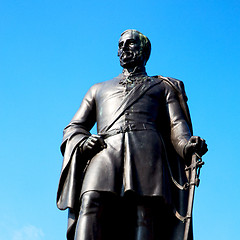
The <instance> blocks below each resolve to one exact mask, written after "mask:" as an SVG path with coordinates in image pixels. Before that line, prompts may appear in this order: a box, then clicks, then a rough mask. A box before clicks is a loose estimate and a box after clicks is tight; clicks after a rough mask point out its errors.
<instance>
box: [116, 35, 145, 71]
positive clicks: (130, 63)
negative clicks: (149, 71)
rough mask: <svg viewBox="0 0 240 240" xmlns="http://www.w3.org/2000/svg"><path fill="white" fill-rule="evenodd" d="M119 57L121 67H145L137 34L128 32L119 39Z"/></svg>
mask: <svg viewBox="0 0 240 240" xmlns="http://www.w3.org/2000/svg"><path fill="white" fill-rule="evenodd" d="M118 56H119V60H120V65H121V66H122V67H124V68H129V67H136V66H142V65H143V66H144V65H145V63H144V57H143V54H142V45H141V40H140V39H139V35H138V34H137V33H136V32H126V33H125V34H124V35H123V36H121V38H120V39H119V43H118Z"/></svg>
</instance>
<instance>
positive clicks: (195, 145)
mask: <svg viewBox="0 0 240 240" xmlns="http://www.w3.org/2000/svg"><path fill="white" fill-rule="evenodd" d="M207 151H208V148H207V144H206V141H205V140H204V139H202V138H200V137H198V136H192V137H191V138H190V139H189V141H188V143H187V144H186V146H185V148H184V156H185V159H187V160H190V159H191V156H192V154H193V153H197V154H199V155H200V156H202V155H204V154H205V153H206V152H207Z"/></svg>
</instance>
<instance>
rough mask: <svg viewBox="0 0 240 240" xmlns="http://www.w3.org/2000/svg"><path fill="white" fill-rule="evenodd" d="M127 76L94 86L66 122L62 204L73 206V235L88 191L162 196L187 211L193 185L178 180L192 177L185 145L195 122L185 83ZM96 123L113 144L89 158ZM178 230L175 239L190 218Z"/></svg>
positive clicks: (175, 207) (70, 224) (61, 206)
mask: <svg viewBox="0 0 240 240" xmlns="http://www.w3.org/2000/svg"><path fill="white" fill-rule="evenodd" d="M123 79H124V75H123V74H120V75H119V76H118V77H116V78H114V79H112V80H109V81H106V82H102V83H98V84H95V85H93V86H92V87H91V88H90V89H89V91H88V92H87V94H86V95H85V97H84V99H83V101H82V103H81V106H80V108H79V110H78V111H77V113H76V114H75V116H74V117H73V119H72V121H71V122H70V124H69V125H68V126H67V127H66V128H65V129H64V134H63V142H62V145H61V152H62V154H63V156H64V159H63V165H62V170H61V175H60V181H59V186H58V193H57V206H58V208H59V209H61V210H65V209H67V208H69V222H68V239H69V240H70V239H73V236H74V228H75V224H76V221H77V218H78V211H79V207H80V197H81V195H82V194H83V193H84V192H86V191H89V190H97V191H107V192H114V193H116V194H118V195H124V193H125V192H126V191H129V190H130V191H134V192H136V193H137V194H138V195H141V196H160V197H162V198H163V199H164V201H165V202H166V203H167V204H169V206H171V207H172V209H173V210H174V211H177V212H178V213H179V214H181V215H182V216H185V215H186V211H187V200H188V190H180V189H178V188H177V187H176V185H175V184H173V182H177V184H179V185H181V186H183V185H184V184H185V183H186V182H187V181H188V176H187V175H186V172H185V170H184V169H185V165H186V164H187V163H186V161H185V160H184V159H183V158H184V155H183V151H184V147H185V145H186V143H187V141H188V140H189V138H190V137H191V136H192V125H191V119H190V115H189V110H188V106H187V103H186V102H187V97H186V94H185V90H184V85H183V83H182V82H181V81H179V80H176V79H173V78H165V77H162V76H155V77H151V78H148V79H147V80H146V81H143V82H141V83H139V84H135V83H132V84H130V85H129V84H126V85H124V84H119V82H120V81H122V80H123ZM137 86H138V89H137ZM136 89H137V90H136ZM144 89H145V90H144ZM134 91H135V92H134ZM134 97H135V98H134ZM133 98H134V99H133ZM131 100H132V102H131ZM129 102H131V104H130V103H129ZM128 103H129V106H128V105H127V104H128ZM124 107H125V108H124ZM116 115H118V116H117V117H116ZM113 118H115V119H114V120H115V121H113ZM95 123H97V131H98V134H99V135H102V136H107V137H106V138H105V142H106V144H107V148H105V149H104V150H102V151H100V152H98V153H97V154H95V155H93V156H88V157H86V156H85V157H84V155H83V154H82V153H81V151H80V148H79V147H78V146H81V144H82V143H83V142H84V140H85V139H86V138H88V137H89V136H90V135H91V134H90V130H91V128H92V127H93V126H94V124H95ZM174 231H175V233H174V234H173V237H172V240H180V239H182V236H183V232H184V223H182V222H181V221H178V224H177V225H176V227H175V230H174ZM191 239H192V231H190V235H189V240H191Z"/></svg>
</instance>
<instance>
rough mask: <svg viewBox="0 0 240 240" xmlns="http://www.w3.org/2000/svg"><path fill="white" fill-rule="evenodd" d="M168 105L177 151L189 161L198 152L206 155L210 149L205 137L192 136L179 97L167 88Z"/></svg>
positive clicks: (172, 137)
mask: <svg viewBox="0 0 240 240" xmlns="http://www.w3.org/2000/svg"><path fill="white" fill-rule="evenodd" d="M166 106H167V112H168V116H169V119H170V129H171V133H170V134H171V141H172V144H173V146H174V148H175V150H176V151H177V153H178V154H179V155H180V156H181V157H182V158H184V159H186V160H187V162H189V161H190V160H191V155H192V154H193V153H194V152H197V153H198V154H199V155H200V156H202V155H204V154H205V153H206V152H207V151H208V149H207V144H206V142H205V140H204V139H202V138H200V137H198V136H192V134H191V130H190V126H189V125H188V122H187V120H186V116H185V114H184V112H183V109H182V107H181V105H180V102H179V97H178V96H177V94H176V92H175V91H172V89H169V88H168V89H167V94H166Z"/></svg>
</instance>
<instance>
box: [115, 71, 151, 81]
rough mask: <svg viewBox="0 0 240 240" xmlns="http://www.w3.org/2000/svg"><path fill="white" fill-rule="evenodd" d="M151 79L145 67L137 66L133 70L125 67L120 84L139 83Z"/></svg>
mask: <svg viewBox="0 0 240 240" xmlns="http://www.w3.org/2000/svg"><path fill="white" fill-rule="evenodd" d="M148 79H150V78H149V77H148V75H147V73H146V70H145V67H136V68H135V69H134V71H133V72H128V70H127V69H123V72H122V78H121V80H120V81H119V83H120V84H122V85H126V84H133V83H136V84H139V83H142V82H144V81H146V80H148Z"/></svg>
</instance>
